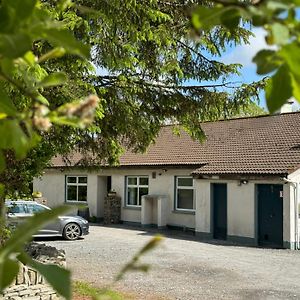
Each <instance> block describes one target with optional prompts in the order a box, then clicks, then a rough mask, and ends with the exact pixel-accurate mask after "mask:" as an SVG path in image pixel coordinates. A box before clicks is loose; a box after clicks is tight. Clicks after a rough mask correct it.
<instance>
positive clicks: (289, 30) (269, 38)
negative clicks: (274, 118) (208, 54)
mask: <svg viewBox="0 0 300 300" xmlns="http://www.w3.org/2000/svg"><path fill="white" fill-rule="evenodd" d="M299 9H300V1H299V0H268V1H264V0H253V1H238V0H233V1H227V0H212V1H207V2H206V5H201V6H198V7H197V8H196V9H195V10H194V12H193V15H192V23H193V26H194V28H195V29H196V31H197V33H198V34H199V35H200V37H201V36H202V35H203V34H205V33H204V32H205V31H206V30H218V28H220V27H225V28H227V29H228V30H230V31H234V30H236V29H237V28H239V26H240V24H241V22H249V23H250V24H251V25H252V26H253V27H254V28H255V27H260V28H264V29H265V31H266V37H265V39H266V42H267V44H268V45H270V46H273V48H272V49H263V50H260V51H259V52H258V53H257V54H256V55H255V57H254V58H253V62H254V63H256V65H257V74H259V75H268V76H270V79H269V80H268V82H267V85H266V88H265V90H266V100H267V105H268V109H269V111H270V112H271V113H273V112H275V111H276V110H278V109H279V108H280V107H281V106H282V105H283V104H284V103H286V102H287V100H288V99H289V98H291V97H294V98H295V99H297V100H298V101H299V102H300V55H299V53H300V18H299V15H297V13H298V14H299Z"/></svg>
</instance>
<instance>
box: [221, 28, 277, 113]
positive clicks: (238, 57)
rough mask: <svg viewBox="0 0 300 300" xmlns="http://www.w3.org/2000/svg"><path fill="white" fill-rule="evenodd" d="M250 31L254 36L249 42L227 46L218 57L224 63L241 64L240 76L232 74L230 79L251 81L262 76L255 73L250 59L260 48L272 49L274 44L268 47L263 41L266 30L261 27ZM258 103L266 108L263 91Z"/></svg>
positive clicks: (242, 81)
mask: <svg viewBox="0 0 300 300" xmlns="http://www.w3.org/2000/svg"><path fill="white" fill-rule="evenodd" d="M251 31H252V33H253V34H254V36H252V37H250V39H249V44H242V45H239V46H236V47H233V48H229V49H228V51H227V52H226V53H224V55H223V56H222V58H221V59H220V60H221V61H222V62H224V63H226V64H231V63H239V64H241V65H243V66H242V68H241V69H240V72H241V76H239V77H238V76H234V77H232V78H231V81H238V82H241V83H251V82H253V81H258V80H260V79H262V78H263V77H264V76H259V75H257V74H256V65H255V64H254V63H253V62H252V59H253V57H254V56H255V54H256V53H257V52H258V51H260V50H262V49H272V48H273V49H274V46H273V47H270V46H269V45H267V43H266V41H265V36H266V32H265V31H264V30H263V29H262V28H254V29H252V30H251ZM259 105H260V106H262V107H264V108H266V101H265V97H264V93H261V94H260V103H259Z"/></svg>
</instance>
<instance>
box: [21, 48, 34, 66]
mask: <svg viewBox="0 0 300 300" xmlns="http://www.w3.org/2000/svg"><path fill="white" fill-rule="evenodd" d="M24 60H25V61H26V62H27V63H28V64H29V65H30V66H33V65H34V64H35V63H36V57H35V55H34V54H33V52H32V51H27V52H26V53H25V55H24Z"/></svg>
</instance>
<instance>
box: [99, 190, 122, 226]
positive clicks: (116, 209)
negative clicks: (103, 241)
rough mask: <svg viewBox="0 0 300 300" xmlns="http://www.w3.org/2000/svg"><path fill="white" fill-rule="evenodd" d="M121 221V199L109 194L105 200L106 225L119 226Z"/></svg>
mask: <svg viewBox="0 0 300 300" xmlns="http://www.w3.org/2000/svg"><path fill="white" fill-rule="evenodd" d="M120 220H121V198H120V197H119V196H117V195H112V194H109V195H108V196H107V197H105V199H104V221H103V223H104V224H105V225H108V224H118V223H120Z"/></svg>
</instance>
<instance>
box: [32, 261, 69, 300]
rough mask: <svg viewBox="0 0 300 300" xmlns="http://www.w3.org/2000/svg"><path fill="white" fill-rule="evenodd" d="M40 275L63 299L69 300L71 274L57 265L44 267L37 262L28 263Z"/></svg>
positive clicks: (44, 265)
mask: <svg viewBox="0 0 300 300" xmlns="http://www.w3.org/2000/svg"><path fill="white" fill-rule="evenodd" d="M29 264H30V265H31V266H32V267H33V268H34V269H36V270H37V271H38V272H39V273H40V274H41V275H43V276H44V277H45V279H46V280H47V281H48V283H50V284H51V286H52V287H53V288H54V289H55V290H56V291H57V292H58V293H59V294H60V295H61V296H63V297H64V298H65V299H67V300H69V299H71V273H70V271H68V270H66V269H64V268H61V267H59V266H57V265H46V264H42V263H39V262H37V261H33V260H32V261H31V262H30V263H29Z"/></svg>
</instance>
